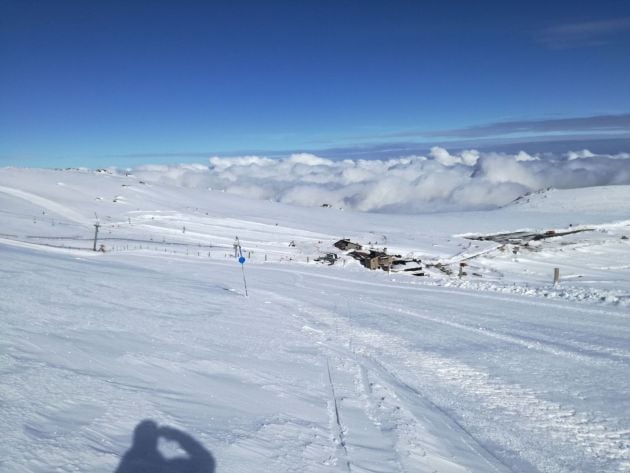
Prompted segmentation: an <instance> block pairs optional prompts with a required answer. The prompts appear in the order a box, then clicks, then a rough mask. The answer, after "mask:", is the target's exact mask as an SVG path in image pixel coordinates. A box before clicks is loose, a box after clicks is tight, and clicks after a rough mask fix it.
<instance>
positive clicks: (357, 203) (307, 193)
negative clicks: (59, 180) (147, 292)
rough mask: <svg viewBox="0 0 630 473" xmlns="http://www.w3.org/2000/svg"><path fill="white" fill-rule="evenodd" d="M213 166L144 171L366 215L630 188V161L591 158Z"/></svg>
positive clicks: (431, 157)
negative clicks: (541, 193)
mask: <svg viewBox="0 0 630 473" xmlns="http://www.w3.org/2000/svg"><path fill="white" fill-rule="evenodd" d="M209 161H210V162H209V164H179V165H171V166H169V165H145V166H141V167H138V168H135V169H134V170H133V172H134V174H135V175H137V176H138V177H139V178H141V179H143V180H144V181H146V182H160V183H166V184H172V185H178V186H184V187H193V188H208V189H213V190H220V191H224V192H227V193H230V194H236V195H240V196H245V197H250V198H256V199H267V200H274V201H278V202H283V203H287V204H294V205H301V206H321V205H324V204H328V205H330V206H333V207H336V208H344V209H353V210H358V211H364V212H391V213H418V212H432V211H451V210H478V209H490V208H496V207H500V206H503V205H506V204H508V203H509V202H511V201H512V200H514V199H516V198H517V197H519V196H521V195H523V194H526V193H528V192H532V191H536V190H539V189H544V188H548V187H554V188H560V189H568V188H578V187H591V186H604V185H621V184H630V154H629V153H620V154H616V155H597V154H594V153H591V152H590V151H589V150H581V151H570V152H568V153H565V154H562V155H546V154H543V155H538V154H528V153H526V152H523V151H521V152H519V153H516V154H508V153H496V152H480V151H477V150H465V151H461V152H458V153H455V154H451V153H450V152H449V151H448V150H446V149H444V148H441V147H434V148H432V149H431V151H430V152H429V153H427V155H426V156H424V155H413V156H405V157H400V158H396V159H384V160H362V159H356V160H352V159H344V160H333V159H327V158H322V157H319V156H316V155H314V154H309V153H296V154H292V155H290V156H288V157H285V158H268V157H263V156H240V157H218V156H217V157H212V158H210V160H209Z"/></svg>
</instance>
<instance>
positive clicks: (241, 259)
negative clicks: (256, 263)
mask: <svg viewBox="0 0 630 473" xmlns="http://www.w3.org/2000/svg"><path fill="white" fill-rule="evenodd" d="M234 249H235V250H237V251H235V253H237V254H238V262H239V263H241V271H242V272H243V286H245V297H249V294H247V279H245V257H244V256H243V248H241V242H240V241H239V239H238V237H236V240H235V241H234Z"/></svg>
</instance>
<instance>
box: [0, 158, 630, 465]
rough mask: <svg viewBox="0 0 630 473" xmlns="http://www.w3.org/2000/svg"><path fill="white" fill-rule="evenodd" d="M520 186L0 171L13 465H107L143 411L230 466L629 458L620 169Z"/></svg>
mask: <svg viewBox="0 0 630 473" xmlns="http://www.w3.org/2000/svg"><path fill="white" fill-rule="evenodd" d="M624 196H627V198H626V197H624ZM526 199H529V201H527V200H526ZM526 199H521V200H520V201H519V202H517V203H515V204H513V205H510V206H508V207H505V208H503V209H500V210H496V211H487V212H468V213H450V214H427V215H413V216H405V215H383V214H362V213H355V212H348V211H340V210H337V209H330V208H300V207H293V206H288V205H282V204H278V203H275V202H268V201H260V200H250V199H245V198H241V197H237V196H233V195H227V194H225V193H221V192H212V191H205V190H201V189H185V188H181V187H174V186H169V185H161V184H146V183H142V182H141V181H140V179H139V178H137V177H134V176H124V175H114V174H109V173H95V172H91V171H45V170H23V169H4V170H0V224H1V226H0V257H1V258H2V267H1V268H0V278H2V290H1V297H0V333H2V337H1V338H0V373H2V383H0V399H1V400H2V402H1V403H0V420H1V421H2V424H3V428H4V430H3V431H4V435H3V443H2V446H0V470H2V471H7V472H50V471H93V472H112V471H114V470H115V469H116V467H117V466H118V465H119V464H120V463H121V459H122V456H123V454H124V453H125V451H126V450H127V449H128V448H129V447H130V446H131V445H132V441H133V439H132V433H133V431H134V428H135V427H136V426H137V425H138V424H139V423H140V422H141V421H142V420H144V419H153V420H154V421H156V422H157V423H158V424H159V425H161V426H164V425H167V426H172V427H175V428H177V429H179V431H181V432H184V433H182V434H180V436H179V437H177V436H176V435H175V434H173V433H172V432H171V434H170V435H169V434H167V433H166V432H168V431H167V430H163V431H159V432H163V433H164V434H163V436H162V437H161V438H160V441H159V448H160V450H161V452H163V455H164V456H166V457H172V456H173V455H178V454H180V455H181V454H182V448H183V449H184V450H186V449H187V447H188V449H189V451H188V454H189V455H192V458H191V459H189V461H194V459H195V458H198V456H196V454H194V453H193V454H191V451H190V443H189V442H187V440H186V439H188V438H189V437H188V436H192V437H193V438H194V439H196V442H198V443H199V445H200V446H203V448H204V449H206V450H207V451H209V452H210V453H211V454H212V456H213V457H214V460H215V462H216V471H217V472H222V471H226V472H227V471H230V472H246V471H247V472H248V471H252V470H256V471H270V472H271V471H273V472H289V471H300V472H302V471H311V472H335V471H340V472H361V471H377V472H401V471H406V472H424V471H440V472H464V471H469V472H470V471H472V472H492V471H520V472H534V471H545V472H573V471H630V429H629V426H630V416H629V415H628V414H627V413H628V412H630V400H629V398H628V396H627V392H628V391H629V389H630V314H629V308H628V295H629V288H630V284H629V282H630V257H629V256H628V254H629V253H630V252H629V251H628V250H630V243H629V240H627V239H623V237H630V226H629V225H630V208H629V206H628V202H630V189H629V188H628V187H624V186H618V187H608V188H592V189H580V190H572V191H554V190H552V191H549V192H546V193H544V194H542V193H541V194H539V195H533V196H529V197H528V198H526ZM567 202H571V203H570V204H568V203H567ZM95 213H96V214H97V215H98V219H99V222H100V224H101V227H100V232H99V244H104V245H105V249H106V250H107V251H106V252H105V253H95V252H92V251H90V250H91V249H92V245H93V236H94V226H93V224H94V223H95V215H94V214H95ZM572 229H573V230H575V229H580V230H589V231H583V232H580V233H572V234H570V235H566V236H559V237H551V238H545V239H541V240H537V241H534V242H530V243H529V244H528V245H525V244H523V243H522V242H520V243H519V242H514V241H510V242H508V243H501V242H496V241H492V240H483V241H480V240H471V239H469V238H470V237H478V236H480V235H481V236H489V235H490V236H491V235H493V234H497V233H505V232H515V231H527V232H530V233H532V232H533V233H536V232H539V233H544V232H548V231H555V232H558V233H560V232H561V231H563V230H569V231H570V230H572ZM235 236H238V237H239V238H240V240H241V243H242V244H243V249H244V251H245V254H246V256H247V257H248V260H247V262H246V263H245V266H244V270H245V273H244V275H245V276H246V278H247V283H248V289H249V297H244V294H243V273H242V272H241V267H240V265H239V264H238V263H237V262H236V261H235V260H234V258H233V251H234V250H233V246H232V244H233V242H234V237H235ZM342 237H348V238H350V239H352V240H353V241H357V242H359V243H362V244H364V245H369V244H372V245H373V246H375V247H377V248H383V247H387V249H388V251H389V252H390V253H397V254H401V255H409V256H414V257H416V258H420V259H422V260H423V264H425V265H426V264H428V265H429V267H428V268H426V274H428V276H424V277H414V276H411V275H409V274H403V273H396V274H394V273H392V274H387V273H386V272H383V271H368V270H366V269H364V268H362V267H360V266H359V265H358V263H357V262H356V261H354V260H353V259H351V258H349V257H347V256H345V255H344V254H342V253H341V252H339V251H337V250H335V248H334V247H333V246H332V243H334V242H335V241H336V240H337V239H339V238H342ZM291 242H293V243H294V244H291ZM515 249H516V253H515V252H514V250H515ZM333 250H334V251H337V252H338V253H340V260H339V262H338V263H337V264H335V265H334V266H327V265H320V264H317V263H314V262H313V260H314V258H315V257H317V256H319V255H321V254H323V253H326V252H329V251H333ZM461 262H466V263H467V264H468V266H466V272H467V273H468V274H467V275H466V276H464V277H463V278H461V279H460V278H458V277H457V276H456V275H457V269H458V266H459V263H461ZM554 267H559V268H560V271H561V283H560V284H559V285H557V286H555V287H554V286H552V284H551V282H552V276H553V268H554ZM451 271H452V274H451V275H448V274H447V273H448V272H451ZM582 299H587V300H588V302H585V301H583V300H582ZM173 439H175V440H177V439H179V440H178V441H174V440H173ZM136 441H138V437H136ZM199 448H201V447H199ZM197 453H198V452H197ZM127 458H129V457H127ZM159 458H160V457H158V456H155V457H154V458H153V461H154V462H155V461H158V459H159ZM144 460H147V461H148V457H147V458H144ZM124 466H128V465H124ZM206 466H207V468H206V471H209V468H210V467H209V466H208V465H206ZM121 471H122V470H121ZM175 471H180V470H175Z"/></svg>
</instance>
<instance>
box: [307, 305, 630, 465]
mask: <svg viewBox="0 0 630 473" xmlns="http://www.w3.org/2000/svg"><path fill="white" fill-rule="evenodd" d="M466 296H467V297H474V295H471V294H466ZM484 296H485V295H484ZM366 302H367V301H365V300H362V301H360V302H358V303H357V304H356V305H355V306H354V308H353V310H354V311H355V312H356V311H357V310H362V311H370V310H372V311H374V312H376V313H378V314H381V313H383V314H385V313H388V314H389V315H388V316H387V320H390V319H392V322H393V319H396V318H398V319H399V321H400V319H401V318H403V319H404V318H409V317H412V318H414V319H416V321H417V323H428V324H432V325H435V324H438V325H442V326H444V327H446V328H447V329H448V330H450V331H453V330H455V332H456V333H457V332H465V333H470V334H471V335H470V336H473V337H474V338H481V339H482V340H483V339H488V340H496V342H491V343H501V344H507V345H512V346H518V347H521V349H526V350H533V351H534V352H541V353H544V354H548V355H550V356H551V357H552V358H554V357H560V358H563V359H566V360H568V362H569V363H573V364H574V365H575V366H576V369H579V368H578V367H579V366H591V367H594V368H597V367H602V368H611V369H616V368H618V367H621V368H624V369H625V368H627V364H628V360H629V355H630V353H629V352H628V351H627V350H624V349H621V348H610V347H606V346H604V345H601V346H600V345H598V344H595V343H589V342H586V341H580V340H576V339H565V340H559V339H557V338H556V339H554V338H553V337H551V336H547V337H544V336H538V334H536V335H532V336H528V335H527V334H526V333H522V332H520V331H519V330H508V331H506V330H504V329H501V330H496V329H492V330H490V329H488V328H484V327H483V326H479V325H476V323H475V322H473V323H472V324H468V323H464V322H461V321H458V322H455V321H453V320H448V318H447V317H443V318H442V317H436V316H432V315H428V311H426V313H425V312H421V311H417V310H415V311H414V310H406V309H400V310H398V311H396V310H394V311H392V307H391V305H388V306H387V307H386V306H384V305H383V304H379V303H374V304H371V303H369V302H368V303H367V304H366ZM513 302H519V303H522V304H525V303H527V302H528V301H513ZM295 304H296V305H297V306H300V305H302V307H301V308H300V313H301V315H302V316H303V317H304V320H305V321H306V325H305V326H304V329H303V330H305V331H308V332H310V333H311V334H312V336H314V337H316V338H317V340H318V342H319V343H320V344H321V345H322V347H323V349H324V350H325V352H326V353H327V355H326V356H327V357H328V361H327V366H329V372H328V373H327V374H326V376H327V378H328V379H329V382H330V384H331V392H333V393H334V394H333V396H334V399H332V400H331V405H332V406H336V408H335V411H336V415H334V416H333V418H335V419H336V420H338V423H337V426H338V427H337V428H338V434H337V433H335V434H333V437H334V438H336V439H337V442H338V443H339V444H343V445H344V450H345V451H344V453H343V454H341V453H339V454H340V457H341V458H339V463H344V462H346V461H347V464H348V470H349V471H383V472H386V471H458V470H457V467H456V466H455V465H456V464H457V465H465V464H467V463H466V461H467V460H470V459H467V458H466V455H465V454H463V453H462V452H468V454H469V452H471V451H473V452H475V455H476V461H477V462H478V461H479V458H484V459H485V461H487V462H488V463H487V465H485V467H484V468H482V469H479V465H478V463H477V464H476V467H475V466H472V467H470V469H469V470H468V471H492V468H495V469H497V471H501V469H502V468H505V471H508V470H511V471H524V472H531V471H547V472H569V471H575V468H576V465H581V468H584V469H585V470H584V471H620V472H626V471H630V430H628V429H627V428H625V427H624V426H622V425H620V424H619V421H618V420H617V419H614V418H608V417H607V416H606V415H605V414H602V413H598V412H587V411H581V410H580V409H579V408H577V407H575V406H571V405H570V403H560V402H555V401H554V400H552V398H549V396H547V395H546V394H545V393H542V392H538V391H537V390H536V389H533V388H531V387H528V386H527V385H521V384H520V383H517V382H516V383H515V382H514V381H513V380H512V381H509V380H504V379H501V377H500V376H496V375H492V374H491V373H490V372H487V371H485V370H483V369H481V368H479V367H474V366H472V365H469V364H467V363H466V362H465V361H462V360H459V359H456V358H454V357H450V356H448V355H447V356H444V354H442V353H437V352H434V351H427V350H423V349H422V348H421V347H420V348H419V347H418V344H417V343H415V342H413V337H407V336H398V335H396V334H393V333H391V330H389V329H388V330H387V332H385V331H383V330H382V329H379V328H378V326H377V327H374V326H369V327H366V326H365V325H363V324H358V323H357V322H355V321H353V319H354V318H353V317H350V314H349V313H348V314H345V315H344V310H343V309H339V308H338V307H335V308H334V309H333V310H328V309H325V308H323V307H322V305H324V304H320V303H316V305H315V306H312V305H311V306H304V305H303V304H304V301H300V302H298V301H295ZM366 306H367V307H366ZM370 306H372V309H370ZM331 309H332V308H331ZM348 311H349V309H348ZM392 312H394V315H392ZM396 313H397V314H398V315H396ZM384 323H385V324H386V323H387V322H384ZM383 326H385V325H383ZM418 327H420V325H418ZM410 328H412V327H410ZM403 379H404V380H405V381H402V380H403ZM351 381H352V382H351ZM333 386H334V387H333ZM350 387H352V389H350ZM359 406H360V407H359ZM435 412H438V413H439V414H440V419H439V420H436V419H435V418H434V416H435V414H431V415H428V414H427V413H435ZM432 417H433V418H432ZM366 420H369V423H367V422H366ZM437 425H440V427H436V426H437ZM370 426H371V427H370ZM445 426H447V428H448V429H449V430H451V433H450V434H449V436H448V437H449V438H450V439H453V438H457V439H458V441H459V445H458V446H457V447H455V448H453V447H452V446H449V448H447V449H446V451H449V452H453V451H455V452H457V454H455V455H454V456H453V457H452V458H448V456H446V455H441V453H443V451H444V445H443V444H442V447H436V445H440V444H441V443H442V442H443V441H444V439H443V438H442V436H443V431H444V428H445ZM369 428H372V429H374V430H373V432H372V435H371V437H370V438H372V439H376V438H379V439H380V440H379V442H380V444H381V445H389V447H387V448H385V450H383V455H382V456H381V457H380V458H378V459H375V458H376V456H375V455H374V452H376V451H378V450H377V449H376V448H374V446H373V445H370V444H369V443H367V442H365V440H364V439H361V436H360V435H357V434H358V433H365V432H367V431H368V430H369ZM440 429H441V430H440ZM440 432H441V433H442V435H441V434H440ZM376 433H377V434H378V435H377V434H376ZM428 439H430V440H428ZM427 442H428V443H427ZM432 442H435V444H432ZM446 442H447V443H448V440H446ZM464 443H467V444H468V447H467V448H465V447H462V446H461V444H464ZM427 447H428V448H427ZM361 449H364V451H362V450H361ZM367 451H369V452H370V454H371V455H372V456H371V457H370V455H367V454H366V452H367ZM386 452H390V453H391V452H396V455H395V456H394V457H388V456H387V455H385V453H386ZM356 459H362V460H366V459H370V462H369V463H367V464H366V463H364V464H361V463H360V462H359V461H357V460H356ZM450 460H456V461H452V462H451V464H448V463H447V462H448V461H450ZM474 461H475V460H470V463H468V465H474ZM376 465H379V466H376ZM384 465H385V466H384ZM506 465H507V466H506ZM362 468H367V469H362ZM462 471H466V470H465V469H464V470H462Z"/></svg>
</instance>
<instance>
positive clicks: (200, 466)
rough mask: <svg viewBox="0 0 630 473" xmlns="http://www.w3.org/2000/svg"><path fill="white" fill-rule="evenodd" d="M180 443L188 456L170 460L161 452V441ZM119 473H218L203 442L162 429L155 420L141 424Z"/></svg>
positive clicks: (169, 429) (171, 430)
mask: <svg viewBox="0 0 630 473" xmlns="http://www.w3.org/2000/svg"><path fill="white" fill-rule="evenodd" d="M160 437H161V438H163V439H165V440H168V441H172V442H176V443H178V444H179V447H180V448H181V449H182V450H184V451H185V452H186V454H187V456H178V457H174V458H166V457H165V456H164V455H162V453H161V452H160V451H159V450H158V439H159V438H160ZM115 473H214V458H213V457H212V455H211V454H210V452H209V451H207V450H206V449H205V448H204V447H203V446H202V445H201V444H200V443H199V442H197V441H196V440H195V439H194V438H192V437H191V436H190V435H188V434H186V433H184V432H182V431H181V430H177V429H174V428H172V427H159V426H158V425H157V424H156V423H155V422H153V421H152V420H143V421H142V422H140V423H139V424H138V425H137V426H136V429H135V430H134V434H133V445H132V446H131V448H130V449H129V450H127V452H126V453H125V455H124V456H123V457H122V460H121V461H120V465H118V468H117V469H116V471H115Z"/></svg>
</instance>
